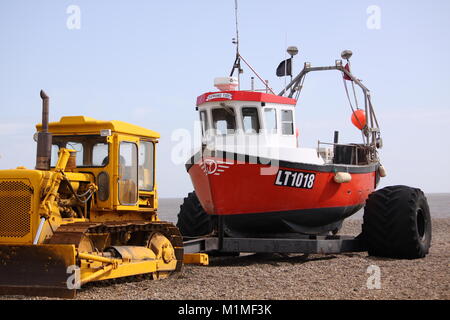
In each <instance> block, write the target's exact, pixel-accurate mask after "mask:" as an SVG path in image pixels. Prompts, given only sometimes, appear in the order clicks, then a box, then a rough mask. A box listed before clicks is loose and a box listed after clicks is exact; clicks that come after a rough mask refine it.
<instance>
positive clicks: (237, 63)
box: [230, 0, 243, 90]
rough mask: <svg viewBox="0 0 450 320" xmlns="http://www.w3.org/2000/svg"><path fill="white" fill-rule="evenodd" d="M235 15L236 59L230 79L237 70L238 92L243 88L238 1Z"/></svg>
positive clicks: (234, 40) (235, 2) (235, 3)
mask: <svg viewBox="0 0 450 320" xmlns="http://www.w3.org/2000/svg"><path fill="white" fill-rule="evenodd" d="M234 15H235V20H236V38H233V39H232V42H233V44H235V45H236V59H235V60H234V63H233V68H232V69H231V73H230V77H232V76H233V74H234V71H235V70H236V69H237V71H238V74H237V77H238V86H239V87H238V90H240V87H241V81H240V74H241V73H242V72H243V71H242V68H241V55H240V53H239V25H238V0H234Z"/></svg>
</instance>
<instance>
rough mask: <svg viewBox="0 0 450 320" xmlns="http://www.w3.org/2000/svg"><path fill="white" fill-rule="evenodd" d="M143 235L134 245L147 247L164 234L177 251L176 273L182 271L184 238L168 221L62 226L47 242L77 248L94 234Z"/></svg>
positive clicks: (77, 223)
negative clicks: (151, 239) (153, 235)
mask: <svg viewBox="0 0 450 320" xmlns="http://www.w3.org/2000/svg"><path fill="white" fill-rule="evenodd" d="M139 232H140V233H143V234H144V235H145V236H144V237H142V239H143V241H141V242H140V243H134V244H133V245H141V246H147V240H148V239H149V237H150V236H151V234H153V233H155V232H159V233H161V234H163V235H164V236H165V237H166V238H167V239H168V240H169V241H170V242H171V244H172V246H173V247H174V250H175V257H176V259H177V265H176V269H175V271H181V269H182V266H183V253H184V250H183V237H182V235H181V233H180V231H179V230H178V228H177V227H176V226H175V225H173V224H172V223H170V222H166V221H126V222H119V221H113V222H102V223H98V222H97V223H96V222H76V223H72V224H67V225H63V226H60V227H59V228H58V229H57V230H56V231H55V233H54V234H53V236H52V237H51V238H50V239H49V240H48V241H47V243H48V244H73V245H75V247H76V248H78V245H79V243H80V241H81V240H82V238H83V237H85V236H87V237H89V235H92V234H105V233H107V234H109V235H118V234H120V233H129V234H131V235H132V234H137V233H139Z"/></svg>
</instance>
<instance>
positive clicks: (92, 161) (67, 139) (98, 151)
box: [51, 135, 109, 167]
mask: <svg viewBox="0 0 450 320" xmlns="http://www.w3.org/2000/svg"><path fill="white" fill-rule="evenodd" d="M61 148H67V149H72V150H75V151H76V152H77V153H76V157H77V158H76V165H77V167H104V166H106V165H107V164H108V154H109V147H108V143H107V142H106V138H105V137H101V136H94V135H86V136H53V141H52V160H51V166H52V167H54V166H55V165H56V162H57V161H58V153H59V150H60V149H61ZM105 159H106V160H105Z"/></svg>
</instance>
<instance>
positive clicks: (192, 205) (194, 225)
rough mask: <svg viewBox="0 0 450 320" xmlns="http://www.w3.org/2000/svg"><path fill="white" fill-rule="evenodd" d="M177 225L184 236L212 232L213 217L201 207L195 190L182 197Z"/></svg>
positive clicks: (195, 235)
mask: <svg viewBox="0 0 450 320" xmlns="http://www.w3.org/2000/svg"><path fill="white" fill-rule="evenodd" d="M177 227H178V229H180V232H181V234H182V235H183V236H184V237H200V236H205V235H208V234H210V233H211V232H213V229H214V224H213V219H212V217H211V216H210V215H209V214H207V213H206V211H205V210H204V209H203V207H202V205H201V204H200V201H198V198H197V195H196V194H195V192H190V193H189V194H188V196H187V197H186V198H184V202H183V204H182V205H181V206H180V212H179V213H178V222H177Z"/></svg>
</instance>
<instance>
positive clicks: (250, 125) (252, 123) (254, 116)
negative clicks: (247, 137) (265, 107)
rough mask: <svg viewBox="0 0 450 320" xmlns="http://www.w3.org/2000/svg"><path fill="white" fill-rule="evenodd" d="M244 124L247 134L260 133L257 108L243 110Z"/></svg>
mask: <svg viewBox="0 0 450 320" xmlns="http://www.w3.org/2000/svg"><path fill="white" fill-rule="evenodd" d="M242 122H243V124H244V132H245V133H258V132H259V129H260V125H259V117H258V109H256V108H255V107H245V108H242Z"/></svg>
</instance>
